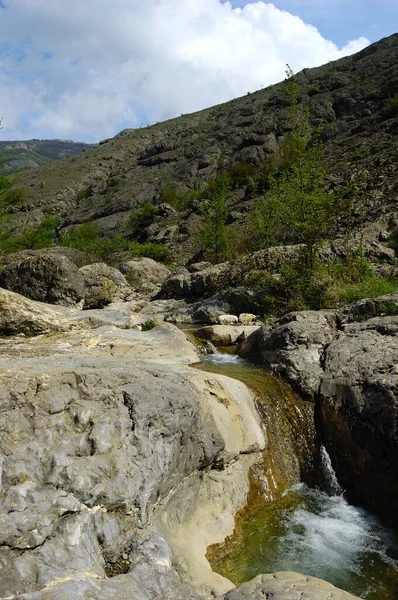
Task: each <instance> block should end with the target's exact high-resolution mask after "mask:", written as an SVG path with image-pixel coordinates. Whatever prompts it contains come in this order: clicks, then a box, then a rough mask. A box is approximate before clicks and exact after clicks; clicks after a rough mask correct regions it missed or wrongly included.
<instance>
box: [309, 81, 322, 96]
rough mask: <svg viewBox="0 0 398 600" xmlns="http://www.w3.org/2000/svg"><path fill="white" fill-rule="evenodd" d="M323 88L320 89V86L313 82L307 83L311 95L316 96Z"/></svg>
mask: <svg viewBox="0 0 398 600" xmlns="http://www.w3.org/2000/svg"><path fill="white" fill-rule="evenodd" d="M320 91H321V90H320V89H319V87H318V86H317V85H313V84H311V83H309V84H308V85H307V94H308V95H309V96H315V95H316V94H319V92H320Z"/></svg>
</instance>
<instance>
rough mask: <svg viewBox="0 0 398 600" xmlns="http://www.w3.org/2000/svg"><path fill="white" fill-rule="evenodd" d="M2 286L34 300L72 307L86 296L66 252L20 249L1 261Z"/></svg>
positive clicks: (77, 272) (0, 284)
mask: <svg viewBox="0 0 398 600" xmlns="http://www.w3.org/2000/svg"><path fill="white" fill-rule="evenodd" d="M0 286H1V287H3V288H5V289H8V290H11V291H13V292H17V293H19V294H22V295H24V296H27V297H28V298H31V299H32V300H38V301H41V302H46V303H50V304H60V305H63V306H73V305H75V304H77V303H78V302H80V300H82V298H83V297H84V281H83V277H82V276H81V274H80V273H79V271H78V268H77V267H76V265H75V264H74V263H72V262H71V261H70V260H69V259H68V258H67V257H66V256H64V255H63V254H61V253H60V254H55V253H54V254H52V253H48V252H43V251H41V250H37V251H30V252H28V253H26V252H20V253H17V254H12V255H10V256H8V257H4V258H3V259H2V261H1V270H0Z"/></svg>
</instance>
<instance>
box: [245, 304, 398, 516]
mask: <svg viewBox="0 0 398 600" xmlns="http://www.w3.org/2000/svg"><path fill="white" fill-rule="evenodd" d="M386 313H387V314H388V313H390V314H391V315H392V316H380V317H373V318H371V317H372V316H373V315H377V314H381V315H383V314H384V315H385V314H386ZM396 313H397V294H396V293H394V294H389V295H386V296H381V297H379V298H372V299H365V300H361V301H359V302H356V303H354V304H352V305H351V306H349V307H346V308H343V309H342V310H341V311H340V312H339V313H338V314H336V313H333V312H332V311H318V312H315V311H304V312H298V313H290V314H288V315H285V316H284V317H283V318H282V319H278V320H277V321H275V322H273V323H271V324H269V325H267V326H264V327H262V328H260V329H258V330H257V331H255V332H254V333H253V334H252V335H250V336H249V337H248V338H247V339H246V340H245V341H243V342H242V344H241V346H240V354H241V355H242V356H246V357H250V358H252V359H255V360H257V361H260V362H261V363H263V364H264V365H265V367H266V368H267V369H271V370H272V371H273V372H274V373H277V374H280V375H281V376H282V377H284V378H285V379H287V380H288V381H289V382H290V383H291V384H292V385H294V386H295V387H296V388H297V389H298V390H299V391H300V392H301V393H302V394H304V395H305V396H306V397H310V398H312V399H313V400H314V401H315V402H316V405H317V412H318V414H319V418H320V426H321V433H322V438H323V440H324V443H325V446H326V448H327V450H328V452H329V454H330V456H331V458H332V463H333V467H334V468H335V470H336V473H337V476H338V479H339V481H340V483H341V485H342V486H343V487H344V489H346V490H347V494H348V495H349V497H350V498H351V499H352V500H353V501H354V502H357V503H359V504H362V505H365V506H366V507H368V508H369V509H371V510H372V511H373V512H374V513H376V514H378V515H381V516H383V517H384V518H385V519H387V520H388V521H390V522H392V523H393V524H394V525H395V526H396V525H397V524H398V520H397V517H396V510H395V507H396V504H397V501H398V484H397V481H398V469H397V465H398V428H397V423H398V408H397V407H398V378H397V373H396V365H397V363H398V342H397V339H398V316H393V315H396ZM354 319H358V321H357V322H355V321H353V320H354Z"/></svg>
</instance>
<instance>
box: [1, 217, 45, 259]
mask: <svg viewBox="0 0 398 600" xmlns="http://www.w3.org/2000/svg"><path fill="white" fill-rule="evenodd" d="M56 226H57V220H56V219H54V218H52V217H46V218H45V219H43V220H42V221H41V222H40V223H39V224H38V225H36V227H29V228H28V227H25V228H23V229H20V230H19V231H18V232H15V231H13V230H12V229H2V230H0V253H1V254H11V253H13V252H20V251H21V250H39V249H40V248H49V247H50V246H53V245H54V237H55V228H56Z"/></svg>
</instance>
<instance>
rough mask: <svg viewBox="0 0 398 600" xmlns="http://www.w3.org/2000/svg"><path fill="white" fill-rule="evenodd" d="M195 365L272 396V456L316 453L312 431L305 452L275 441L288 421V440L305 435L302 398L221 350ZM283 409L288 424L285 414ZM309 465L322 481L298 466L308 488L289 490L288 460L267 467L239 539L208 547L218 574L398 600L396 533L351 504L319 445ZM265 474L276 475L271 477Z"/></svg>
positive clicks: (240, 523) (268, 413) (242, 517)
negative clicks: (294, 575)
mask: <svg viewBox="0 0 398 600" xmlns="http://www.w3.org/2000/svg"><path fill="white" fill-rule="evenodd" d="M212 350H213V352H214V350H215V349H212ZM198 367H199V368H201V369H203V370H208V371H211V372H217V373H222V374H225V375H229V376H231V377H235V378H236V379H240V380H242V381H244V382H245V383H247V384H248V385H249V386H251V387H252V388H254V390H255V391H256V392H257V395H259V393H262V394H269V393H271V396H272V395H273V399H272V400H271V402H269V401H268V402H266V403H265V404H266V410H265V411H264V406H263V407H261V399H260V407H259V408H260V412H261V413H262V415H263V417H264V416H265V420H266V426H267V427H268V426H269V425H270V424H271V423H272V422H273V421H276V422H277V423H279V424H278V425H277V427H276V429H274V432H273V434H271V439H269V447H270V452H271V455H272V454H274V455H275V454H276V455H278V454H279V453H280V452H291V451H292V450H294V451H296V452H297V451H298V452H299V453H300V451H304V452H307V453H309V454H311V452H314V447H313V446H312V444H311V440H313V439H314V432H312V431H311V432H310V434H309V435H307V440H306V442H305V443H304V445H303V446H298V445H297V440H296V441H295V442H294V443H293V442H291V443H287V444H286V442H284V443H283V444H282V445H280V444H279V445H278V443H279V442H278V439H277V438H278V436H281V435H288V434H289V431H288V429H289V428H286V423H287V424H290V435H293V436H294V437H296V438H297V437H300V436H301V435H303V429H302V425H304V426H305V427H308V426H309V422H310V419H309V413H308V411H307V409H306V408H304V409H303V408H301V409H297V408H292V407H293V406H295V403H296V402H297V399H296V401H294V400H293V398H294V395H293V394H292V393H291V392H290V393H288V392H287V387H286V386H284V385H283V384H282V383H281V382H279V380H275V379H274V378H273V377H271V376H270V375H268V374H266V373H265V372H264V370H262V369H259V368H258V367H253V366H252V365H250V363H247V362H246V361H244V360H243V359H241V358H239V357H237V356H235V355H230V354H221V353H218V352H217V351H216V352H214V353H213V354H208V355H206V356H204V357H203V361H202V363H201V365H198ZM278 395H279V400H278V401H277V400H276V396H278ZM286 398H288V401H287V403H286ZM298 402H299V403H302V401H300V400H298ZM304 406H305V403H304ZM286 408H287V419H285V420H284V419H283V418H282V419H281V416H280V415H281V412H284V410H285V409H286ZM272 412H274V414H272ZM267 421H268V423H267ZM296 427H298V430H296V433H294V429H295V428H296ZM310 427H311V425H310ZM268 437H269V438H270V436H269V435H268ZM275 443H276V449H275V448H273V445H274V444H275ZM315 445H316V444H315ZM315 455H317V457H318V459H317V460H316V459H315V458H314V457H315ZM309 461H310V463H311V465H312V467H313V469H316V470H317V472H318V477H317V478H314V477H311V476H310V475H311V469H309V470H308V469H307V471H306V470H305V469H303V467H302V466H301V468H300V471H301V475H303V473H304V480H305V476H307V481H306V483H294V482H293V485H290V486H289V485H288V484H289V477H286V469H285V470H284V461H283V460H282V466H281V464H279V463H278V461H275V462H272V461H271V463H270V464H268V465H267V464H266V465H265V469H264V482H265V483H264V485H263V491H264V493H263V494H262V501H261V502H259V501H258V498H257V501H256V502H254V503H252V504H251V505H250V503H249V506H248V507H247V508H246V509H245V510H244V511H242V513H241V514H239V515H238V517H237V519H236V527H235V531H234V534H233V535H232V536H231V537H230V538H228V539H227V540H226V541H225V542H224V543H223V544H218V545H215V546H211V547H210V548H209V549H208V558H209V560H210V563H211V565H212V568H213V570H215V571H217V572H218V573H221V574H222V575H224V576H226V577H228V578H229V579H230V580H231V581H233V582H234V583H235V584H239V583H242V582H243V581H248V580H249V579H251V578H253V577H255V576H256V575H258V574H259V573H271V572H275V571H297V572H299V573H303V574H306V575H312V576H314V577H319V578H321V579H325V580H326V581H329V582H330V583H332V584H333V585H336V586H337V587H340V588H342V589H345V590H346V591H348V592H351V593H352V594H354V595H357V596H359V597H361V598H364V599H366V600H397V599H398V546H397V540H396V538H395V536H394V533H393V532H392V531H390V530H388V529H386V528H384V527H383V525H382V524H381V523H380V521H379V520H378V519H377V518H376V517H374V516H373V515H371V514H370V513H368V512H367V511H365V510H363V509H362V508H359V507H355V506H352V505H350V504H348V503H347V501H346V500H345V498H344V493H343V490H342V489H341V488H340V486H339V484H338V481H337V479H336V476H335V474H334V471H333V468H332V465H331V462H330V458H329V456H328V454H327V452H326V450H325V449H324V448H323V447H320V448H319V447H318V451H317V452H316V451H315V453H314V454H313V456H312V457H311V456H310V457H309ZM285 462H286V461H285ZM301 462H302V461H301ZM298 465H300V459H298V461H297V464H296V463H294V461H293V467H292V469H291V470H290V471H289V475H290V484H291V483H292V474H293V479H294V476H295V475H296V472H295V467H298ZM275 467H276V474H274V473H273V471H274V469H275ZM267 468H268V470H269V471H271V472H270V473H268V475H267ZM278 468H279V471H278ZM281 469H282V477H281ZM274 475H275V478H276V480H277V482H278V485H275V486H274V492H275V493H273V494H269V482H270V480H271V478H272V476H274ZM315 485H316V487H315Z"/></svg>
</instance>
